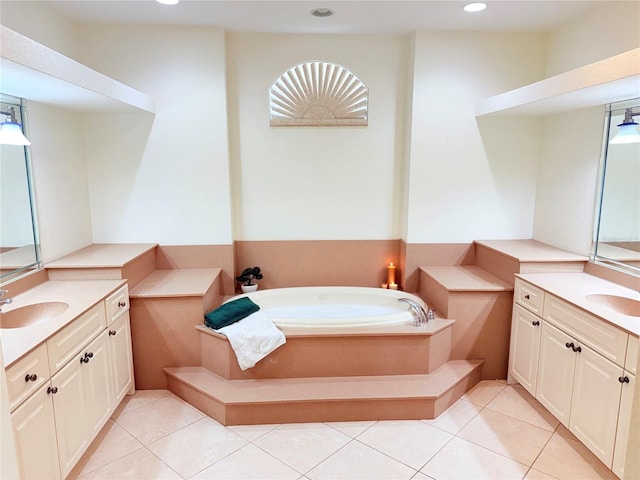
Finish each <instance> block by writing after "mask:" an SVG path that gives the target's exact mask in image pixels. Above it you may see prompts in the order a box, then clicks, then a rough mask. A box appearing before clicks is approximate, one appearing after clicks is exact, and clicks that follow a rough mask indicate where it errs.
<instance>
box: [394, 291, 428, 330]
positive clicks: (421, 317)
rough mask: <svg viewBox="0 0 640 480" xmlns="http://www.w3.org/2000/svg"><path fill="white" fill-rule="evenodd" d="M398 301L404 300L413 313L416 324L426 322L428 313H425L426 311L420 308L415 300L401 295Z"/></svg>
mask: <svg viewBox="0 0 640 480" xmlns="http://www.w3.org/2000/svg"><path fill="white" fill-rule="evenodd" d="M398 301H399V302H404V303H406V304H408V305H409V310H411V311H412V312H413V313H414V315H415V318H416V323H415V325H416V326H418V325H422V324H423V323H427V322H428V321H429V315H427V312H425V310H424V308H422V305H420V304H419V303H418V302H416V301H415V300H412V299H410V298H406V297H402V298H399V299H398Z"/></svg>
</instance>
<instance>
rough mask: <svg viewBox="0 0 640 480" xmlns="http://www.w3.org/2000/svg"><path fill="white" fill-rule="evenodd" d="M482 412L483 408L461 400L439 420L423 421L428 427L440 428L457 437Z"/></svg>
mask: <svg viewBox="0 0 640 480" xmlns="http://www.w3.org/2000/svg"><path fill="white" fill-rule="evenodd" d="M480 410H482V407H480V406H479V405H476V404H475V403H471V402H469V401H467V400H462V399H460V400H458V401H457V402H456V403H454V404H453V405H451V406H450V407H449V408H448V409H447V410H446V411H444V412H443V413H442V414H440V416H438V417H437V418H434V419H433V420H422V421H423V422H424V423H426V424H427V425H431V426H432V427H436V428H439V429H441V430H444V431H445V432H449V433H452V434H454V435H455V434H456V433H458V432H459V431H460V430H462V427H464V426H465V425H466V424H467V423H469V421H470V420H471V419H472V418H473V417H475V416H476V415H477V414H478V413H479V412H480Z"/></svg>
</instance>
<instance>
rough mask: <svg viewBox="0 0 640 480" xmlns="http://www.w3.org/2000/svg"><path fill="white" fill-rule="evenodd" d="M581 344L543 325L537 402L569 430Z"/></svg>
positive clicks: (544, 323)
mask: <svg viewBox="0 0 640 480" xmlns="http://www.w3.org/2000/svg"><path fill="white" fill-rule="evenodd" d="M576 344H577V341H576V340H575V339H573V338H571V337H570V336H569V335H567V334H566V333H564V332H563V331H561V330H559V329H557V328H556V327H554V326H553V325H551V324H549V323H548V322H542V330H541V337H540V362H539V364H538V381H537V386H536V395H535V396H536V398H537V399H538V400H539V401H540V403H542V405H544V406H545V407H546V408H547V410H549V411H550V412H551V414H552V415H553V416H554V417H556V418H557V419H558V420H560V422H561V423H562V424H563V425H565V426H569V414H570V411H571V394H572V391H573V374H574V371H575V364H576V355H575V352H574V351H573V349H574V348H576Z"/></svg>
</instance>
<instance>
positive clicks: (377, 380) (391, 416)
mask: <svg viewBox="0 0 640 480" xmlns="http://www.w3.org/2000/svg"><path fill="white" fill-rule="evenodd" d="M482 363H483V361H482V360H456V361H450V362H447V363H446V364H445V365H443V366H441V367H440V368H438V369H437V370H436V371H434V372H433V373H430V374H415V375H382V376H345V377H322V378H319V377H310V378H280V379H256V380H227V379H225V378H222V377H220V376H218V375H216V374H214V373H212V372H211V371H209V370H207V369H206V368H203V367H176V368H165V369H164V371H165V373H166V374H167V381H168V387H169V390H171V391H172V392H173V393H175V394H176V395H178V396H179V397H181V398H183V399H184V400H186V401H187V402H189V403H191V404H192V405H193V406H195V407H196V408H198V409H200V410H202V411H203V412H205V413H206V414H207V415H209V416H210V417H212V418H213V419H215V420H216V421H218V422H220V423H222V424H223V425H247V424H265V423H294V422H318V421H356V420H408V419H429V418H435V417H436V416H438V415H439V414H440V413H442V412H443V411H444V410H446V409H447V408H448V407H449V406H450V405H451V404H453V403H454V402H455V401H456V400H457V399H458V398H460V396H462V395H463V394H464V393H465V392H467V391H468V390H469V389H470V388H472V387H473V386H474V385H475V384H476V383H477V382H478V381H479V380H480V377H481V372H480V371H481V368H482Z"/></svg>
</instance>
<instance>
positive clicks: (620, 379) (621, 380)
mask: <svg viewBox="0 0 640 480" xmlns="http://www.w3.org/2000/svg"><path fill="white" fill-rule="evenodd" d="M618 381H619V382H620V383H629V377H627V376H626V375H625V376H624V377H618Z"/></svg>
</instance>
